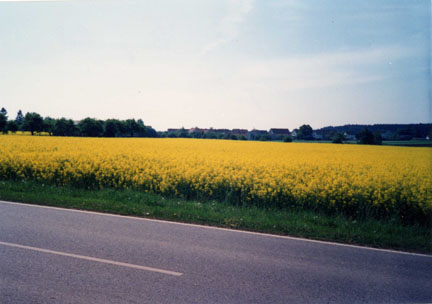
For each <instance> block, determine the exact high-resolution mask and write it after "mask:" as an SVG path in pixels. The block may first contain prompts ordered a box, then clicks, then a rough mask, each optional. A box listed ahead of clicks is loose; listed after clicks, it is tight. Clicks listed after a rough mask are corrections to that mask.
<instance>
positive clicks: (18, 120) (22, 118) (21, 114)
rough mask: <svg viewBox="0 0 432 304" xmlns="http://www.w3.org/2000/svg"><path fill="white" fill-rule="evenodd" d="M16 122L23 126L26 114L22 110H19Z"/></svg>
mask: <svg viewBox="0 0 432 304" xmlns="http://www.w3.org/2000/svg"><path fill="white" fill-rule="evenodd" d="M15 122H16V123H17V125H18V127H21V125H22V123H23V122H24V115H23V113H22V111H21V110H18V113H17V116H16V118H15Z"/></svg>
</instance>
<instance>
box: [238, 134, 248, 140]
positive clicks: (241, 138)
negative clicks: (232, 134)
mask: <svg viewBox="0 0 432 304" xmlns="http://www.w3.org/2000/svg"><path fill="white" fill-rule="evenodd" d="M239 139H240V140H247V138H246V136H244V135H240V137H239Z"/></svg>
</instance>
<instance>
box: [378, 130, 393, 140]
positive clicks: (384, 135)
mask: <svg viewBox="0 0 432 304" xmlns="http://www.w3.org/2000/svg"><path fill="white" fill-rule="evenodd" d="M381 137H382V139H384V140H389V139H392V137H393V132H391V131H386V132H384V133H381Z"/></svg>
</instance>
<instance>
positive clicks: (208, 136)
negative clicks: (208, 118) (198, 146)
mask: <svg viewBox="0 0 432 304" xmlns="http://www.w3.org/2000/svg"><path fill="white" fill-rule="evenodd" d="M204 137H205V138H208V139H217V135H216V134H215V133H214V132H208V133H206V134H205V136H204Z"/></svg>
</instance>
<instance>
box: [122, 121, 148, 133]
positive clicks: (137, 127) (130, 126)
mask: <svg viewBox="0 0 432 304" xmlns="http://www.w3.org/2000/svg"><path fill="white" fill-rule="evenodd" d="M125 126H126V132H127V133H128V134H129V135H130V136H131V137H133V136H134V135H135V134H136V133H139V132H144V131H145V128H144V125H141V124H138V122H137V121H136V120H135V119H127V120H126V121H125Z"/></svg>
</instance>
